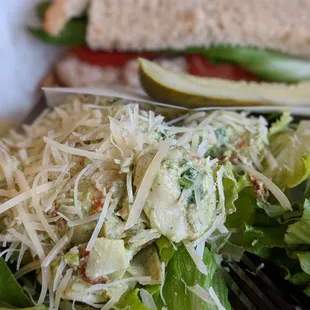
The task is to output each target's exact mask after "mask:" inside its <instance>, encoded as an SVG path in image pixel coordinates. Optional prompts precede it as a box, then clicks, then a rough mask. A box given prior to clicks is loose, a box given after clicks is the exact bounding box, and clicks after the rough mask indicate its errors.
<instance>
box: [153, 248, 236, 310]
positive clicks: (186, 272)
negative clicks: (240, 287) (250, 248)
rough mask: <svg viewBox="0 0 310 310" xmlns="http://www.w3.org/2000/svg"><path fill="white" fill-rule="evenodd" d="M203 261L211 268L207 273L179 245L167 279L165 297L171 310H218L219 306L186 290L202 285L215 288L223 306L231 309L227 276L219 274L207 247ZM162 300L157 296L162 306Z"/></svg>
mask: <svg viewBox="0 0 310 310" xmlns="http://www.w3.org/2000/svg"><path fill="white" fill-rule="evenodd" d="M203 261H204V263H205V264H206V266H207V269H208V276H205V275H203V274H201V273H200V272H199V271H198V270H197V268H196V265H195V263H194V262H193V260H192V258H191V257H190V255H189V254H188V252H187V250H186V249H185V247H184V246H181V247H179V248H178V250H177V251H176V252H175V254H174V255H173V257H172V259H171V260H170V261H169V264H168V266H167V268H166V280H165V285H164V288H163V296H164V299H165V301H166V303H167V305H166V307H167V308H168V309H169V310H175V309H177V310H194V309H200V310H213V309H214V310H215V309H217V307H216V306H215V305H213V304H212V305H211V304H208V303H206V302H205V301H203V300H202V299H200V298H199V297H198V296H197V295H195V294H193V293H192V292H190V291H189V290H187V289H186V286H185V283H186V285H188V286H193V285H195V284H199V285H200V286H201V287H203V288H204V289H206V290H208V288H210V287H213V289H214V290H215V292H216V294H217V296H218V298H219V299H220V301H221V303H222V305H223V306H224V307H225V308H226V309H230V304H229V302H228V291H227V287H226V284H225V281H224V279H223V278H222V277H221V275H220V274H218V273H216V269H217V266H216V263H215V259H214V256H213V254H212V253H211V251H209V250H208V248H205V252H204V257H203ZM162 305H163V304H162V302H161V301H159V298H157V306H158V308H159V309H160V308H161V307H162Z"/></svg>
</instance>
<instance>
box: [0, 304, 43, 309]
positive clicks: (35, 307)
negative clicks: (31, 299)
mask: <svg viewBox="0 0 310 310" xmlns="http://www.w3.org/2000/svg"><path fill="white" fill-rule="evenodd" d="M12 309H22V310H48V308H47V307H46V306H44V305H38V306H34V307H28V308H12V307H9V306H3V307H1V305H0V310H12Z"/></svg>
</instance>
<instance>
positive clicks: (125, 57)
mask: <svg viewBox="0 0 310 310" xmlns="http://www.w3.org/2000/svg"><path fill="white" fill-rule="evenodd" d="M71 52H72V53H73V54H74V55H76V56H77V57H78V58H79V59H80V60H82V61H85V62H87V63H89V64H92V65H96V66H100V67H116V68H120V67H123V66H124V65H125V64H126V63H127V62H128V61H130V60H132V59H136V58H138V57H143V58H146V59H149V60H152V59H154V58H155V57H157V56H158V54H156V53H151V52H118V51H109V52H107V51H92V50H91V49H89V48H88V47H86V46H82V47H74V48H72V49H71Z"/></svg>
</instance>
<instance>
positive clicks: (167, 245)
mask: <svg viewBox="0 0 310 310" xmlns="http://www.w3.org/2000/svg"><path fill="white" fill-rule="evenodd" d="M156 245H157V247H158V253H159V257H160V260H161V261H162V262H164V263H165V264H166V265H167V264H168V262H169V261H170V259H171V258H172V256H173V254H174V252H175V250H174V248H173V245H172V243H171V241H170V240H169V239H168V238H166V237H165V236H161V237H160V238H159V239H157V240H156Z"/></svg>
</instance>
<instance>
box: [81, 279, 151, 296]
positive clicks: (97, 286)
mask: <svg viewBox="0 0 310 310" xmlns="http://www.w3.org/2000/svg"><path fill="white" fill-rule="evenodd" d="M151 281H152V278H151V277H146V276H145V277H130V278H124V279H121V280H116V281H112V282H108V283H104V284H95V285H92V286H91V287H90V288H88V289H87V292H89V293H93V292H99V291H104V290H106V289H107V288H109V287H111V286H118V285H120V284H124V283H127V282H143V283H150V282H151Z"/></svg>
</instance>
